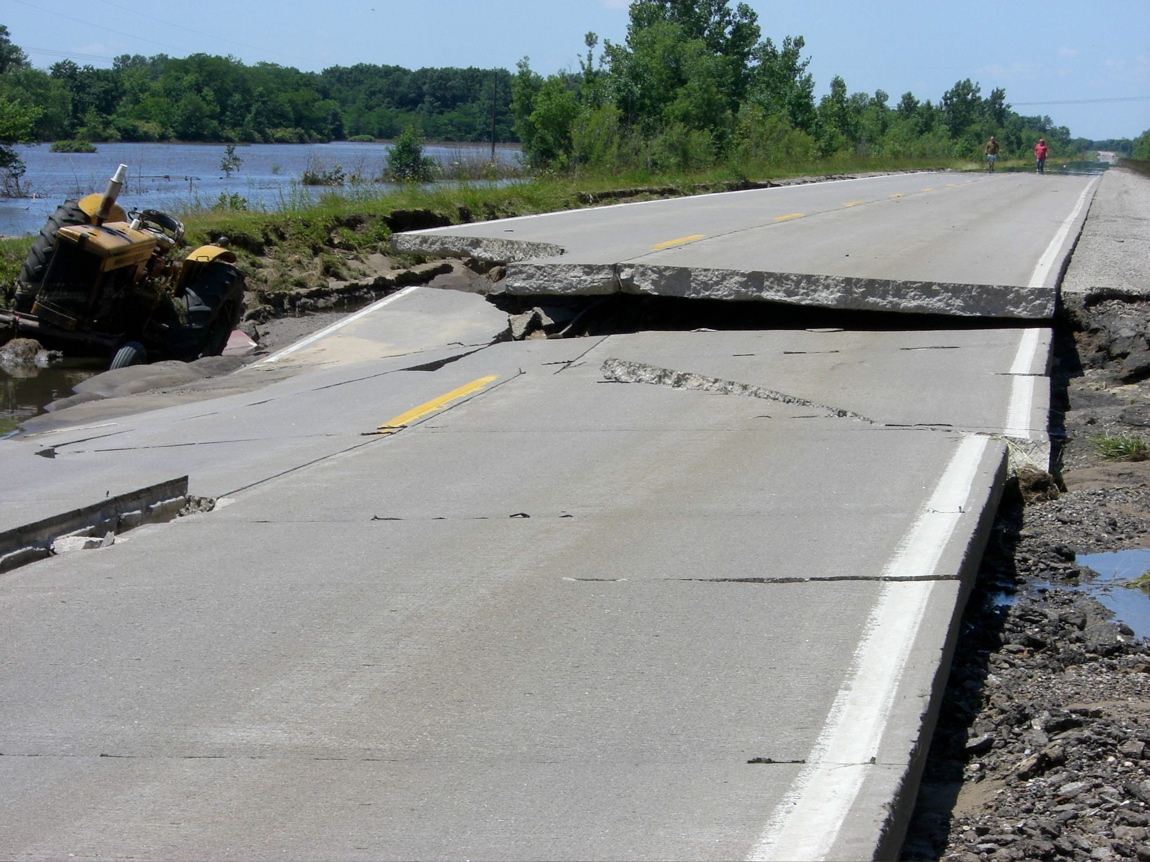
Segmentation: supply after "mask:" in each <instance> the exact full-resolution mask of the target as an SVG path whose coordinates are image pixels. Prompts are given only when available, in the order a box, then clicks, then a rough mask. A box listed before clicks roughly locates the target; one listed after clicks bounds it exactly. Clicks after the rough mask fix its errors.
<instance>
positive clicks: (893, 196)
mask: <svg viewBox="0 0 1150 862" xmlns="http://www.w3.org/2000/svg"><path fill="white" fill-rule="evenodd" d="M891 197H892V198H901V197H902V195H901V194H897V195H891Z"/></svg>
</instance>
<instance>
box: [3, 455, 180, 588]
mask: <svg viewBox="0 0 1150 862" xmlns="http://www.w3.org/2000/svg"><path fill="white" fill-rule="evenodd" d="M187 499H188V477H187V476H182V477H180V478H179V479H169V480H167V481H166V482H160V483H158V484H156V485H149V486H148V487H146V488H140V489H139V490H136V491H129V492H128V493H126V494H119V495H117V496H115V497H108V498H107V499H105V500H101V501H100V502H99V503H93V504H92V505H90V506H85V507H83V508H81V509H73V510H72V511H70V512H65V513H63V514H60V515H53V516H52V517H49V518H44V519H43V520H40V521H36V522H34V523H31V524H25V525H24V526H22V527H13V528H12V529H10V530H5V531H4V532H2V533H0V572H8V571H11V570H12V569H15V568H18V567H20V566H23V565H25V564H27V563H31V562H35V561H36V560H42V559H44V558H45V557H50V556H52V554H53V553H55V552H54V551H53V550H52V546H53V544H55V542H56V541H57V540H59V539H63V538H68V537H83V536H106V535H107V534H108V533H114V534H119V533H123V532H125V531H127V530H131V529H133V528H135V527H139V526H140V525H141V524H149V523H156V522H159V521H167V520H171V519H172V518H174V517H175V516H176V514H177V513H178V512H179V511H180V509H181V508H183V506H184V504H185V503H186V502H187Z"/></svg>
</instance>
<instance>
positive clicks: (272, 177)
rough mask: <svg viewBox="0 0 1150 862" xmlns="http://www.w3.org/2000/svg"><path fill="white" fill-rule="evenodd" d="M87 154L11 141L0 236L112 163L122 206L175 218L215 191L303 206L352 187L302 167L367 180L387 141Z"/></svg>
mask: <svg viewBox="0 0 1150 862" xmlns="http://www.w3.org/2000/svg"><path fill="white" fill-rule="evenodd" d="M95 146H96V149H97V152H95V153H52V152H49V145H48V144H36V145H34V146H28V147H17V148H16V151H17V154H18V155H19V156H20V158H21V159H23V161H24V165H25V167H26V168H27V170H26V172H25V174H24V179H23V184H24V185H25V186H26V188H27V192H28V195H29V196H28V197H22V198H0V235H4V236H25V235H31V234H35V233H37V232H38V231H39V230H40V228H41V227H43V226H44V221H45V219H47V218H48V216H49V215H51V214H52V213H53V212H54V211H55V209H56V207H57V206H59V205H60V204H61V203H63V202H64V201H65V200H68V199H74V198H80V197H83V196H84V195H88V194H92V193H93V192H102V191H103V190H104V187H105V186H106V185H107V183H108V178H109V177H110V176H112V174H113V173H114V172H115V170H116V167H117V166H118V165H120V164H125V165H127V166H128V182H127V184H126V185H125V187H124V190H123V192H122V193H121V194H120V203H121V204H123V206H124V208H125V209H128V210H131V209H158V210H162V211H164V212H170V213H172V214H173V215H175V216H177V217H178V216H179V214H180V213H181V212H186V211H188V210H194V209H203V208H209V207H212V206H214V205H216V204H218V203H219V202H220V195H224V196H226V197H228V198H231V196H233V195H237V196H239V197H241V198H243V199H244V200H245V201H247V205H248V208H249V209H253V210H258V209H263V210H272V211H274V210H277V209H282V208H285V207H288V206H304V205H306V204H307V203H308V202H311V201H314V200H316V199H317V198H319V197H320V196H321V195H324V194H330V193H331V192H332V191H333V190H335V191H339V190H341V189H342V190H344V191H347V192H349V193H350V192H351V191H352V190H354V189H357V188H362V187H363V186H359V185H345V186H342V187H330V186H305V185H303V183H302V178H303V175H304V172H305V171H310V172H312V173H317V174H324V173H329V172H334V171H336V170H338V171H339V172H341V173H343V174H344V175H345V176H346V177H348V178H349V180H350V179H351V178H353V177H357V178H359V179H360V180H362V182H364V183H366V184H367V185H368V186H369V187H370V188H372V189H386V188H388V186H387V185H386V184H384V183H372V182H370V181H371V180H372V179H373V178H378V177H379V176H380V175H381V174H382V173H383V170H384V168H385V167H386V165H387V153H388V151H389V150H390V148H391V147H390V145H389V144H384V143H351V142H347V141H340V142H336V143H331V144H250V145H237V146H236V148H235V155H236V156H237V157H238V158H239V159H240V165H239V168H238V169H237V170H234V171H232V172H230V173H228V172H225V171H224V170H223V166H222V163H223V160H224V156H225V153H226V150H225V145H224V144H96V145H95ZM424 154H425V155H426V156H429V157H430V158H432V159H434V160H435V161H437V162H438V163H439V164H441V165H444V166H447V167H450V166H451V165H452V163H460V164H463V165H472V164H486V163H487V162H489V161H490V159H491V146H490V144H487V145H479V144H477V145H465V144H459V145H451V146H427V147H425V148H424ZM518 157H519V151H518V149H516V148H511V147H497V148H496V150H495V158H496V160H497V161H498V162H499V163H501V164H505V165H515V164H517V160H518Z"/></svg>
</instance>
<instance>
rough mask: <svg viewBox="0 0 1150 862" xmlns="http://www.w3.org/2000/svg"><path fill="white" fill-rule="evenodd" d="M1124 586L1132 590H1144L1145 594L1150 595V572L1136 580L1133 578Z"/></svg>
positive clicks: (1144, 573)
mask: <svg viewBox="0 0 1150 862" xmlns="http://www.w3.org/2000/svg"><path fill="white" fill-rule="evenodd" d="M1122 586H1124V587H1126V588H1127V589H1131V590H1142V592H1144V593H1150V571H1147V572H1143V573H1142V574H1140V575H1139V576H1138V577H1136V578H1131V579H1130V580H1129V581H1126V582H1125V583H1123V584H1122Z"/></svg>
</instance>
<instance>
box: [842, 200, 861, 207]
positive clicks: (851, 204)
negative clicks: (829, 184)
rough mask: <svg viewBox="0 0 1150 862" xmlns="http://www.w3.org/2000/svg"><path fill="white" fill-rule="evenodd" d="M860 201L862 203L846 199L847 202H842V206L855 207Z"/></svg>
mask: <svg viewBox="0 0 1150 862" xmlns="http://www.w3.org/2000/svg"><path fill="white" fill-rule="evenodd" d="M861 203H862V201H848V202H847V203H845V204H843V206H844V207H857V206H858V205H859V204H861Z"/></svg>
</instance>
